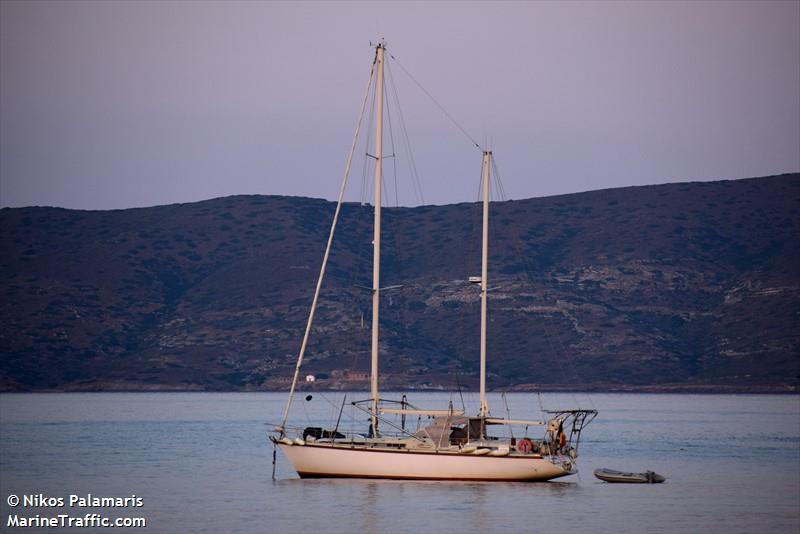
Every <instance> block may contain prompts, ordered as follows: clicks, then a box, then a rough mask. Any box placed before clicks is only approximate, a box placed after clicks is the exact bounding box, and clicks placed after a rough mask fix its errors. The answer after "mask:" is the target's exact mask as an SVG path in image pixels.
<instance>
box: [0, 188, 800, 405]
mask: <svg viewBox="0 0 800 534" xmlns="http://www.w3.org/2000/svg"><path fill="white" fill-rule="evenodd" d="M334 207H335V206H334V203H332V202H327V201H323V200H317V199H309V198H292V197H276V196H268V197H267V196H258V195H250V196H235V197H226V198H218V199H213V200H207V201H203V202H195V203H188V204H174V205H169V206H157V207H152V208H136V209H129V210H114V211H78V210H66V209H59V208H5V209H2V210H0V228H2V233H0V251H2V254H0V280H2V282H1V283H0V294H2V306H1V307H0V310H2V311H0V355H1V356H2V362H3V363H2V367H0V390H2V391H49V390H55V391H61V390H77V391H87V390H89V391H91V390H110V391H117V390H262V389H283V388H285V387H286V384H287V381H288V380H289V378H290V375H291V367H292V366H293V365H294V360H295V357H296V352H297V349H298V346H299V342H300V338H301V336H302V328H303V326H304V322H305V318H306V314H307V312H308V306H309V304H310V299H311V292H312V290H313V285H314V281H315V279H316V275H317V273H318V269H319V264H320V260H321V253H322V250H323V247H324V240H325V238H326V237H327V232H328V226H329V224H330V219H331V216H332V213H333V209H334ZM492 217H493V218H492V224H493V227H492V243H491V245H490V253H491V259H490V276H491V279H492V281H493V282H492V285H493V286H494V285H496V286H497V288H495V289H494V290H493V291H492V293H491V302H490V317H491V322H490V325H489V328H490V329H491V330H492V334H491V336H490V345H489V351H490V353H491V354H492V356H491V365H490V368H489V385H490V386H491V387H493V388H503V389H522V390H564V389H590V390H604V391H608V390H622V391H631V390H633V391H797V388H798V384H799V383H800V174H798V173H794V174H784V175H780V176H771V177H765V178H751V179H744V180H734V181H718V182H696V183H681V184H666V185H657V186H643V187H642V186H640V187H627V188H621V189H606V190H601V191H591V192H587V193H579V194H572V195H559V196H554V197H545V198H538V199H527V200H515V201H508V202H498V203H493V205H492ZM479 228H480V211H479V208H478V206H477V204H466V203H465V204H455V205H447V206H422V207H417V208H388V209H385V211H384V232H385V233H384V236H383V240H384V252H383V259H384V273H383V281H384V283H385V284H386V285H402V286H403V287H402V288H401V289H398V290H395V291H392V292H390V293H387V298H386V300H385V302H384V304H383V306H384V308H383V309H382V317H383V318H384V319H383V320H384V321H385V322H384V323H383V324H382V325H381V327H382V345H381V351H382V352H383V353H384V354H385V356H384V357H383V359H382V363H381V365H382V374H383V375H384V377H385V384H384V385H383V387H384V389H385V388H394V387H397V388H400V387H405V388H419V389H431V388H433V389H439V388H445V389H452V388H454V387H455V385H456V383H460V384H462V385H466V386H467V387H471V386H474V384H475V380H476V376H477V366H478V357H477V347H478V342H477V340H478V335H479V333H478V328H477V325H478V293H477V292H476V290H475V288H474V287H473V286H470V284H468V283H467V282H466V280H467V278H468V277H469V276H470V275H474V274H476V273H477V272H478V270H479V265H480V252H479V236H478V232H479ZM370 231H371V207H370V206H360V205H357V204H347V205H345V206H344V208H343V213H342V222H341V225H340V227H339V230H338V231H337V241H336V244H335V246H334V249H333V251H332V257H331V264H330V267H329V270H328V277H327V278H326V283H325V286H324V289H323V293H322V298H321V302H320V307H319V313H318V319H317V321H316V325H317V326H316V328H315V331H314V334H313V336H312V340H311V343H310V346H309V351H308V354H307V360H306V361H307V364H306V366H305V367H304V369H305V370H306V371H307V372H309V373H313V374H315V375H316V376H317V379H318V380H317V383H316V385H315V386H314V387H318V388H329V389H346V388H351V387H359V388H360V387H362V386H363V373H360V371H364V370H366V369H367V368H368V365H369V357H368V349H369V340H368V338H369V332H368V329H369V324H368V322H369V317H370V313H369V306H370V302H369V298H368V297H369V294H368V292H366V291H364V290H363V289H361V288H360V286H369V285H370V281H369V277H370V275H371V269H370V267H369V265H368V260H369V258H370V246H371V245H370V241H371V235H370ZM362 260H363V261H362ZM362 317H363V321H364V324H363V325H362Z"/></svg>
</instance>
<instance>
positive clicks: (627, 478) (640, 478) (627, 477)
mask: <svg viewBox="0 0 800 534" xmlns="http://www.w3.org/2000/svg"><path fill="white" fill-rule="evenodd" d="M594 476H596V477H597V478H599V479H600V480H605V481H606V482H616V483H627V484H658V483H659V482H664V481H665V480H666V478H664V477H662V476H661V475H659V474H658V473H654V472H652V471H645V472H644V473H624V472H622V471H614V470H613V469H595V470H594Z"/></svg>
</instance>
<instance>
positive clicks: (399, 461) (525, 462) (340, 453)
mask: <svg viewBox="0 0 800 534" xmlns="http://www.w3.org/2000/svg"><path fill="white" fill-rule="evenodd" d="M278 446H279V447H280V448H281V450H282V451H283V453H284V454H285V455H286V457H287V458H289V461H290V462H291V463H292V466H293V467H294V469H295V471H297V474H299V475H300V477H301V478H391V479H428V480H507V481H544V480H551V479H554V478H558V477H562V476H566V475H572V474H575V473H577V469H575V468H574V466H573V464H572V462H571V461H569V460H568V459H564V463H563V465H558V464H555V463H553V462H551V461H550V460H548V459H546V458H542V457H539V456H534V455H511V456H504V457H495V456H489V455H483V456H477V455H474V454H462V453H456V452H442V451H440V452H438V453H437V452H430V451H426V452H422V451H414V450H408V451H393V450H386V449H377V448H351V447H350V446H349V445H344V446H343V445H337V446H331V445H322V444H305V445H296V444H293V445H288V444H285V443H278Z"/></svg>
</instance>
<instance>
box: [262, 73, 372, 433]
mask: <svg viewBox="0 0 800 534" xmlns="http://www.w3.org/2000/svg"><path fill="white" fill-rule="evenodd" d="M374 73H375V64H374V63H373V65H372V67H371V68H370V71H369V79H368V81H367V87H366V89H365V90H364V99H363V101H362V102H361V110H360V112H359V114H358V121H357V123H356V131H355V133H354V134H353V143H352V145H351V147H350V153H349V154H348V156H347V163H346V164H345V170H344V177H343V178H342V184H341V186H340V188H339V198H338V200H337V202H336V211H335V212H334V215H333V221H332V222H331V229H330V233H329V234H328V241H327V244H326V245H325V254H324V255H323V257H322V265H321V266H320V271H319V277H318V278H317V285H316V288H315V289H314V298H313V300H312V301H311V309H310V310H309V313H308V322H307V323H306V328H305V331H304V333H303V341H302V343H301V344H300V351H299V353H298V355H297V364H296V365H295V369H294V376H293V377H292V385H291V387H290V388H289V398H288V399H287V401H286V408H285V409H284V412H283V419H282V420H281V425H280V427H279V428H278V429H279V431H280V433H281V435H284V428H285V425H286V420H287V419H288V417H289V410H290V409H291V407H292V401H293V400H294V393H295V388H296V387H297V379H298V377H299V376H300V368H301V367H302V365H303V357H304V355H305V350H306V346H307V345H308V339H309V336H310V335H311V326H312V324H313V322H314V312H315V311H316V307H317V301H318V299H319V294H320V290H321V289H322V282H323V280H324V278H325V267H326V266H327V264H328V258H329V256H330V251H331V245H332V244H333V235H334V232H335V231H336V222H337V220H338V219H339V213H340V212H341V209H342V204H343V203H344V192H345V189H346V188H347V179H348V178H349V177H350V169H351V165H352V162H353V154H354V153H355V151H356V147H357V146H358V136H359V133H360V132H361V121H362V119H363V118H364V107H365V106H366V105H367V100H368V96H369V88H370V86H371V85H372V77H373V74H374Z"/></svg>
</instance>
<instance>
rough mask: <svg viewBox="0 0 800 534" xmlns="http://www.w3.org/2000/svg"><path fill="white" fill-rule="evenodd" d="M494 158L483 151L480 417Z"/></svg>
mask: <svg viewBox="0 0 800 534" xmlns="http://www.w3.org/2000/svg"><path fill="white" fill-rule="evenodd" d="M491 159H492V152H491V151H490V150H484V151H483V171H482V176H483V179H482V183H483V186H482V187H483V245H482V247H481V392H480V402H481V408H480V413H479V415H480V417H486V416H488V415H489V404H488V403H487V402H486V292H487V291H488V289H489V276H488V272H489V267H488V266H489V166H490V163H491Z"/></svg>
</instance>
